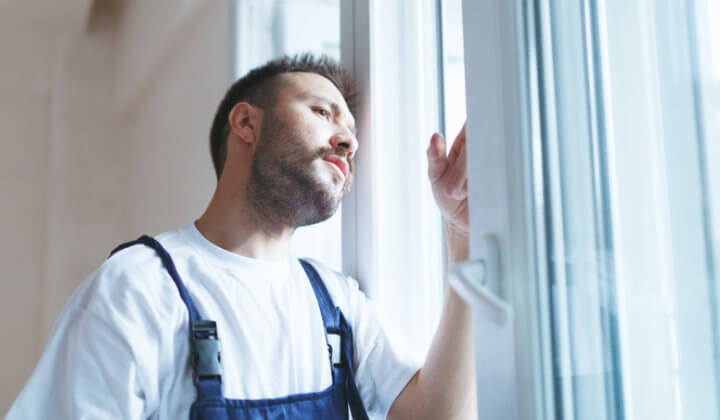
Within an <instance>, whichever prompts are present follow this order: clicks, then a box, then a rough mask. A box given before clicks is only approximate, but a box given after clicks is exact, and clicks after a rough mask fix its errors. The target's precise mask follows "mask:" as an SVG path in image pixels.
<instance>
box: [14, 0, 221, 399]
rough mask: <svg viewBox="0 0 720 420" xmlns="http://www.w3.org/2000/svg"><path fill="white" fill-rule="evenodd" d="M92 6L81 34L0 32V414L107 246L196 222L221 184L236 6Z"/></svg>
mask: <svg viewBox="0 0 720 420" xmlns="http://www.w3.org/2000/svg"><path fill="white" fill-rule="evenodd" d="M96 3H97V4H96V5H95V8H94V9H93V13H92V16H91V18H90V21H89V23H88V24H87V27H85V28H84V30H83V31H77V32H79V33H76V34H70V35H66V36H62V37H59V36H58V34H44V35H38V34H39V33H40V32H46V31H43V30H41V29H39V28H33V27H32V26H31V25H18V27H23V26H25V29H22V30H21V29H12V30H9V29H6V28H0V194H1V196H2V197H3V204H2V205H1V206H0V233H2V234H3V240H2V244H1V245H0V250H1V251H2V252H0V267H2V273H3V276H2V281H1V282H0V317H2V319H3V320H4V321H3V322H2V323H0V325H1V326H0V334H1V335H2V336H3V337H5V339H4V340H3V346H2V348H0V366H2V375H0V413H4V412H5V411H6V410H7V408H8V407H9V405H10V404H11V402H12V400H13V399H14V398H15V396H16V395H17V393H18V391H19V389H20V387H21V386H22V384H23V383H24V382H25V381H26V380H27V378H28V376H29V375H30V373H31V371H32V368H33V367H34V365H35V364H36V362H37V360H38V358H39V356H40V354H41V351H42V349H43V347H44V345H45V342H46V340H47V336H48V334H49V330H50V327H51V325H52V323H53V321H54V319H55V318H56V317H57V314H58V312H59V311H60V309H61V307H62V305H63V304H64V302H65V301H66V300H67V298H68V297H69V295H70V294H71V293H72V291H73V289H74V288H75V287H76V286H77V285H78V284H79V283H80V282H81V281H82V280H83V279H84V278H85V277H86V276H87V275H88V274H89V273H90V272H92V271H93V270H94V269H95V268H96V267H97V266H98V265H100V264H101V263H102V261H103V260H104V259H105V258H106V256H107V253H108V252H109V251H110V250H111V249H112V247H113V246H114V245H116V244H117V243H119V242H121V241H125V240H130V239H133V238H135V237H137V236H138V235H140V234H141V233H145V232H147V233H150V234H155V233H158V232H161V231H163V230H166V229H170V228H172V227H176V226H178V225H184V224H187V223H190V222H191V221H192V220H193V219H194V218H195V217H197V216H199V214H200V212H201V211H202V210H203V208H204V206H205V205H206V203H207V201H208V200H209V198H210V196H211V194H212V191H213V189H214V186H215V181H214V172H213V170H212V164H211V161H210V158H209V152H208V146H207V141H208V140H207V133H208V131H209V126H210V123H211V118H212V115H213V114H214V112H215V108H216V106H217V103H218V102H219V101H220V98H221V96H222V94H223V92H224V90H225V88H226V87H227V85H228V82H229V75H228V70H229V67H230V66H229V58H230V57H228V54H227V53H228V51H229V47H228V41H229V39H230V38H229V34H228V32H227V22H228V17H227V15H226V7H227V3H226V2H224V1H200V0H197V1H194V2H187V1H182V0H156V1H152V2H148V1H139V0H135V1H131V0H126V1H122V2H118V1H115V2H109V1H102V2H100V1H98V2H96ZM0 11H1V10H0ZM59 26H62V25H59Z"/></svg>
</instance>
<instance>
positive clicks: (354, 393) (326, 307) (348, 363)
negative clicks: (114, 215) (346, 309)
mask: <svg viewBox="0 0 720 420" xmlns="http://www.w3.org/2000/svg"><path fill="white" fill-rule="evenodd" d="M137 244H142V245H146V246H149V247H151V248H153V249H154V250H155V251H156V252H157V254H158V255H159V256H160V259H161V260H162V262H163V265H164V266H165V269H166V270H167V271H168V273H169V274H170V277H172V279H173V281H174V282H175V286H177V289H178V291H179V292H180V297H181V298H182V300H183V302H184V303H185V306H186V307H187V310H188V315H189V319H190V328H189V330H190V337H189V339H190V350H191V352H190V358H191V360H190V363H191V366H192V369H193V377H194V380H195V387H196V388H197V399H196V400H195V402H194V403H193V405H192V407H191V408H190V419H191V420H209V419H217V420H223V419H228V420H239V419H347V418H348V405H349V406H350V411H351V412H352V416H353V419H354V420H367V418H368V416H367V413H366V412H365V408H364V407H363V405H362V401H361V399H360V393H359V392H358V389H357V386H356V385H355V373H354V371H353V366H352V360H353V359H352V354H353V345H352V343H353V338H352V329H351V328H350V325H349V324H348V323H347V320H346V319H345V317H344V316H343V314H342V311H340V308H338V307H336V306H335V305H334V304H333V302H332V299H331V298H330V294H329V293H328V291H327V289H326V288H325V285H324V284H323V282H322V280H321V279H320V276H319V275H318V273H317V271H316V270H315V268H314V267H313V266H312V265H311V264H310V263H308V262H307V261H304V260H300V263H301V264H302V267H303V269H304V270H305V273H306V274H307V276H308V278H309V279H310V284H311V285H312V289H313V292H315V298H316V299H317V303H318V305H319V306H320V313H321V314H322V319H323V324H325V331H326V336H325V337H326V342H327V345H328V351H329V359H328V363H330V367H331V371H332V385H330V386H329V387H328V388H327V389H325V390H324V391H320V392H312V393H306V394H296V395H289V396H287V397H282V398H272V399H262V400H231V399H226V398H224V397H223V395H222V371H221V359H220V342H219V337H218V332H217V326H216V324H215V321H211V320H205V319H202V316H200V314H199V313H198V310H197V308H196V307H195V304H194V303H193V300H192V298H190V294H189V293H188V291H187V289H186V288H185V285H184V284H183V282H182V280H181V279H180V275H179V274H178V272H177V269H176V268H175V264H174V263H173V261H172V258H170V254H168V252H167V251H166V250H165V249H164V248H163V246H162V245H160V243H159V242H158V241H156V240H155V239H153V238H151V237H150V236H146V235H144V236H141V237H140V238H138V239H137V240H135V241H132V242H128V243H125V244H122V245H120V246H118V247H117V248H115V250H113V251H112V253H111V254H110V255H111V256H112V254H114V253H116V252H118V251H120V250H121V249H125V248H127V247H129V246H132V245H137Z"/></svg>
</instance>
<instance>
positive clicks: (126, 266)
mask: <svg viewBox="0 0 720 420" xmlns="http://www.w3.org/2000/svg"><path fill="white" fill-rule="evenodd" d="M177 236H178V235H177V232H176V231H170V232H165V233H163V234H160V235H158V236H156V237H155V239H156V240H157V241H158V242H160V243H161V244H162V245H163V247H164V248H166V249H167V250H168V251H169V252H173V251H176V250H177V249H179V247H181V246H182V245H181V243H180V242H178V238H177ZM85 283H86V284H85V285H84V287H82V286H81V291H82V289H84V293H82V294H83V295H85V296H84V299H82V300H83V301H84V304H83V306H87V305H92V304H108V303H109V302H113V303H116V302H122V301H123V300H125V299H130V300H132V301H145V300H147V301H152V300H154V297H156V296H162V295H164V294H167V293H168V292H169V291H171V290H172V289H175V285H174V283H173V282H172V280H171V279H170V276H169V274H168V272H167V270H166V269H165V267H164V265H163V262H162V260H161V259H160V257H159V255H158V253H157V252H156V251H155V250H154V249H153V248H150V247H148V246H146V245H143V244H135V245H132V246H128V247H126V248H124V249H121V250H119V251H117V252H115V253H114V254H113V255H111V256H110V257H109V258H107V259H106V260H105V261H104V262H103V264H102V265H100V267H99V268H98V269H97V270H95V271H94V272H93V273H92V274H90V276H89V277H88V278H87V279H86V281H85Z"/></svg>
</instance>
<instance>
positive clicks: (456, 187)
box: [441, 126, 467, 200]
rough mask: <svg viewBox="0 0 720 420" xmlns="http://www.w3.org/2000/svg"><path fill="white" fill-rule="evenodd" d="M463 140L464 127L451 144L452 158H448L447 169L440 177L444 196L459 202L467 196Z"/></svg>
mask: <svg viewBox="0 0 720 420" xmlns="http://www.w3.org/2000/svg"><path fill="white" fill-rule="evenodd" d="M466 143H467V142H466V140H465V127H464V126H463V129H462V130H461V131H460V134H458V136H457V138H456V139H455V144H453V147H452V150H451V154H453V153H454V158H453V159H452V160H451V158H450V157H449V156H448V163H447V166H448V167H447V169H446V171H445V174H443V175H442V180H441V181H442V183H443V185H444V186H445V194H447V195H448V196H449V197H452V198H455V199H458V200H461V199H463V198H465V197H466V196H467V147H466Z"/></svg>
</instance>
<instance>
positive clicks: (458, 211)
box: [427, 125, 470, 234]
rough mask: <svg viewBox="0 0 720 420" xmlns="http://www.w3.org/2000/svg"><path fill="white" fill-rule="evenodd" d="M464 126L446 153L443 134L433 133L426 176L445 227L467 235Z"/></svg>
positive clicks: (468, 227) (468, 224)
mask: <svg viewBox="0 0 720 420" xmlns="http://www.w3.org/2000/svg"><path fill="white" fill-rule="evenodd" d="M465 145H466V137H465V125H463V128H462V130H460V133H459V134H458V135H457V137H456V138H455V142H454V143H453V145H452V147H451V148H450V153H446V150H447V144H446V141H445V139H444V138H443V136H441V135H440V134H438V133H435V134H433V135H432V137H431V138H430V146H429V147H428V150H427V154H428V177H429V178H430V184H431V185H432V191H433V195H434V196H435V203H437V205H438V207H439V208H440V212H441V213H442V216H443V220H444V221H445V223H446V224H447V225H448V228H450V229H453V230H455V231H457V232H458V233H465V234H467V233H468V232H469V230H470V221H469V216H468V185H467V159H466V152H465V151H466V146H465Z"/></svg>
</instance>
